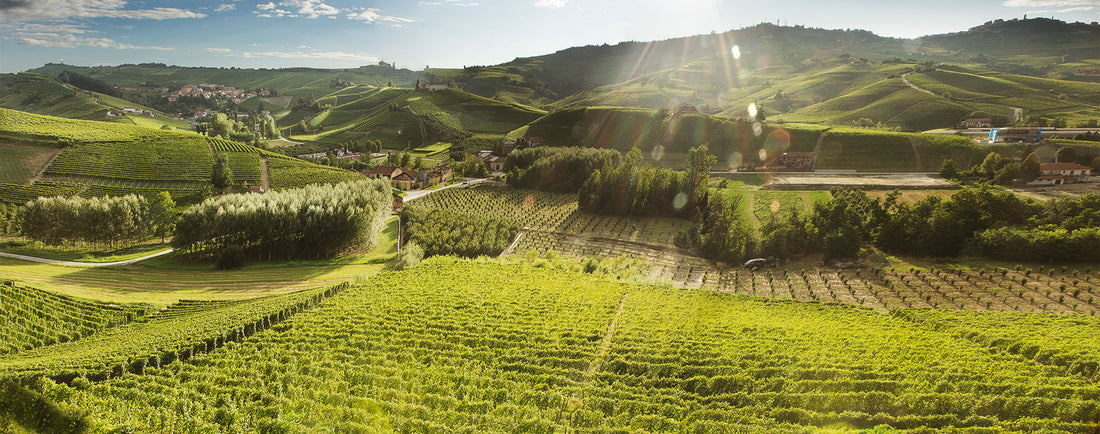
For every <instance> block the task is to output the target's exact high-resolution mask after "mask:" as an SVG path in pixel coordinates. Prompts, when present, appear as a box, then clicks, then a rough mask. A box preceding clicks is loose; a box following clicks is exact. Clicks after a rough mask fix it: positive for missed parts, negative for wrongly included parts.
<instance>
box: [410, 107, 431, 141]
mask: <svg viewBox="0 0 1100 434" xmlns="http://www.w3.org/2000/svg"><path fill="white" fill-rule="evenodd" d="M405 108H407V109H409V113H412V114H413V116H416V123H417V124H419V125H420V144H424V143H425V142H427V139H428V129H427V128H425V127H424V120H423V119H420V115H419V114H418V113H416V110H413V108H412V106H411V105H407V106H405Z"/></svg>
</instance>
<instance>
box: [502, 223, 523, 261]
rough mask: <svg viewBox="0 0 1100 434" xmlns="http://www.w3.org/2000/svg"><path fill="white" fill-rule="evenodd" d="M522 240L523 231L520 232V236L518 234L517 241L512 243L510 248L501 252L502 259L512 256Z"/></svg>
mask: <svg viewBox="0 0 1100 434" xmlns="http://www.w3.org/2000/svg"><path fill="white" fill-rule="evenodd" d="M524 229H526V228H524ZM520 238H523V231H520V232H519V233H518V234H516V239H515V240H513V241H512V244H509V245H508V247H506V248H505V249H504V251H503V252H500V257H501V258H503V257H506V256H508V255H511V254H512V252H514V251H515V250H516V244H519V240H520Z"/></svg>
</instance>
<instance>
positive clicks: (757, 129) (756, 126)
mask: <svg viewBox="0 0 1100 434" xmlns="http://www.w3.org/2000/svg"><path fill="white" fill-rule="evenodd" d="M752 133H753V135H755V136H756V137H760V135H761V134H764V126H763V125H760V122H753V123H752Z"/></svg>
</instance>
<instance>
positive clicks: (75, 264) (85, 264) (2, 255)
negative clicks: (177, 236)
mask: <svg viewBox="0 0 1100 434" xmlns="http://www.w3.org/2000/svg"><path fill="white" fill-rule="evenodd" d="M172 251H173V249H168V250H163V251H160V252H156V253H153V254H149V255H146V256H142V257H140V258H134V259H127V260H125V261H114V262H76V261H61V260H57V259H46V258H36V257H34V256H26V255H17V254H15V253H5V252H0V258H13V259H20V260H24V261H30V262H40V263H43V264H53V265H65V266H69V267H112V266H116V265H130V264H133V263H135V262H141V261H144V260H146V259H151V258H155V257H157V256H161V255H167V254H169V253H172Z"/></svg>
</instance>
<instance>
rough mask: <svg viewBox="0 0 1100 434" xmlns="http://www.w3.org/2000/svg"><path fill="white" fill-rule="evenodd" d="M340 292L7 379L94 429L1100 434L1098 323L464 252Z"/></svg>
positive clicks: (80, 344)
mask: <svg viewBox="0 0 1100 434" xmlns="http://www.w3.org/2000/svg"><path fill="white" fill-rule="evenodd" d="M500 276H508V278H507V279H501V278H500ZM335 289H336V288H334V289H333V290H329V291H325V292H323V293H322V292H320V291H310V292H302V293H293V294H289V295H286V296H278V297H265V298H260V299H255V300H251V301H241V302H220V303H194V304H189V303H181V304H180V305H178V306H177V305H173V306H172V307H170V308H169V309H168V310H167V311H166V312H163V313H160V314H158V315H155V316H153V317H151V318H150V319H149V320H148V321H146V322H139V323H135V324H128V325H124V326H120V327H116V328H115V329H112V330H108V331H105V332H100V333H97V334H95V335H93V336H92V337H90V338H86V339H83V340H78V341H75V342H70V343H67V344H61V345H57V346H52V347H45V348H40V349H37V350H32V351H30V352H26V353H22V354H15V355H9V356H0V377H4V376H14V377H16V378H20V377H24V378H25V377H29V376H31V375H34V374H35V373H41V372H45V373H49V374H50V375H52V376H53V377H55V378H58V379H61V380H64V381H66V382H67V383H59V382H53V381H48V380H40V381H25V382H24V384H28V385H31V386H30V387H32V388H33V389H34V390H35V391H36V392H39V393H41V396H40V397H39V399H41V400H44V401H45V402H48V403H51V404H53V405H56V408H57V414H59V415H73V416H72V417H79V418H80V419H81V420H82V422H83V423H85V424H87V425H88V426H89V428H90V430H91V431H94V432H107V431H112V430H114V431H118V430H125V431H135V432H155V431H170V430H180V431H188V432H213V431H246V432H251V431H264V432H266V431H280V432H323V431H340V432H344V431H348V432H375V431H379V432H440V431H452V430H453V431H461V432H608V431H612V430H622V429H624V428H626V427H629V429H630V430H632V431H637V432H749V431H752V432H756V431H762V430H763V431H768V432H838V431H840V432H848V431H851V430H865V429H874V430H876V431H892V430H903V431H908V430H911V431H912V432H927V431H929V430H933V431H955V430H970V429H974V428H976V429H978V430H980V431H997V432H1004V431H1009V432H1025V431H1043V432H1091V431H1095V430H1096V429H1097V428H1098V425H1097V418H1098V417H1100V413H1098V412H1100V410H1098V409H1097V406H1096V397H1097V396H1100V386H1097V384H1096V382H1095V381H1094V378H1091V377H1090V376H1091V375H1094V373H1093V372H1092V371H1089V368H1090V366H1091V367H1092V369H1093V370H1094V367H1095V357H1094V355H1093V354H1092V353H1093V352H1094V351H1095V350H1096V345H1095V344H1094V343H1093V341H1092V340H1090V339H1088V338H1089V337H1091V336H1094V335H1095V333H1096V330H1097V327H1100V324H1098V323H1097V320H1096V319H1094V318H1089V317H1084V316H1076V317H1074V318H1072V319H1071V318H1064V317H1067V315H1050V314H1022V313H998V314H992V313H987V312H966V311H958V312H948V311H942V312H946V313H944V314H940V313H938V311H929V310H923V309H907V310H900V311H895V312H894V313H884V312H880V311H875V310H872V309H870V308H864V307H856V306H845V305H839V304H831V303H802V302H795V301H780V300H768V299H762V298H749V297H745V296H738V295H732V294H724V293H716V292H711V291H685V290H681V289H674V288H669V287H661V286H651V285H638V284H628V283H621V282H616V281H611V280H607V279H606V278H604V277H598V276H592V275H589V274H581V273H579V272H567V271H560V270H557V269H554V268H553V267H552V266H547V264H546V263H545V262H543V263H542V264H541V265H539V264H537V263H536V264H517V263H499V262H495V261H458V260H455V259H450V258H435V259H430V260H428V261H426V262H425V263H424V264H422V265H421V266H419V267H418V268H414V269H412V270H408V271H404V272H383V273H382V274H380V275H378V276H376V277H374V278H372V279H370V280H368V281H365V282H363V284H362V285H361V286H356V287H352V288H348V289H344V290H342V291H339V292H338V293H337V291H336V290H335ZM989 330H995V332H993V334H989ZM996 330H1004V332H1001V331H996ZM1009 332H1010V333H1009ZM998 333H1000V334H999V335H998ZM1002 348H1015V349H1010V350H1008V352H1006V351H1005V350H1003V349H1002ZM1020 351H1023V352H1025V353H1028V354H1036V357H1035V359H1034V360H1032V359H1030V358H1024V357H1021V356H1019V355H1017V354H1014V353H1017V352H1020ZM1039 354H1041V356H1040V355H1039ZM1090 364H1091V365H1090ZM76 374H80V376H79V377H78V376H77V375H76ZM70 380H71V381H70ZM120 409H125V411H120Z"/></svg>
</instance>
